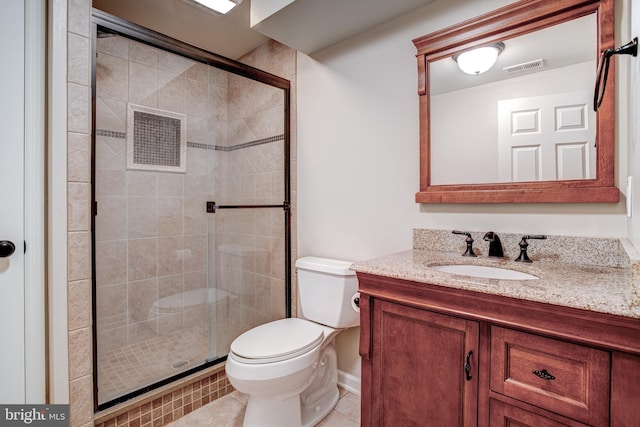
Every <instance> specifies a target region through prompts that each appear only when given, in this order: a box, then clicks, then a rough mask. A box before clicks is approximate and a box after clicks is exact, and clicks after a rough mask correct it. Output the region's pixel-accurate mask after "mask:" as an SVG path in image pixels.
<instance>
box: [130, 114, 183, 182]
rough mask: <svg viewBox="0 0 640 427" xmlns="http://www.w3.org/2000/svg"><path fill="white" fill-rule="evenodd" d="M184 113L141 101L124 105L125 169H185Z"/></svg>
mask: <svg viewBox="0 0 640 427" xmlns="http://www.w3.org/2000/svg"><path fill="white" fill-rule="evenodd" d="M186 160H187V138H186V116H185V115H184V114H179V113H174V112H171V111H163V110H157V109H155V108H149V107H143V106H141V105H134V104H128V106H127V169H139V170H153V171H162V172H181V173H184V172H185V171H186V165H187V162H186Z"/></svg>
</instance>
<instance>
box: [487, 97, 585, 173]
mask: <svg viewBox="0 0 640 427" xmlns="http://www.w3.org/2000/svg"><path fill="white" fill-rule="evenodd" d="M590 96H591V94H590V93H589V92H588V91H584V92H571V93H561V94H554V95H545V96H535V97H530V98H518V99H509V100H504V101H498V143H499V148H498V157H499V161H498V166H499V179H500V181H501V182H512V181H513V182H522V181H550V180H557V179H560V180H567V179H593V178H595V170H596V168H595V167H596V165H595V163H596V149H595V113H594V112H593V109H591V108H589V105H590V103H589V102H590Z"/></svg>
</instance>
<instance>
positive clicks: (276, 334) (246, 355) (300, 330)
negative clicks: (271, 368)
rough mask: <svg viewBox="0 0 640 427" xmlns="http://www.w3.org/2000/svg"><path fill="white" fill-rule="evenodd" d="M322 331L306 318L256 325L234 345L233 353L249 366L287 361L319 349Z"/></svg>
mask: <svg viewBox="0 0 640 427" xmlns="http://www.w3.org/2000/svg"><path fill="white" fill-rule="evenodd" d="M323 336H324V332H323V328H322V327H321V326H320V325H318V324H315V323H313V322H309V321H307V320H304V319H297V318H292V319H282V320H276V321H274V322H269V323H265V324H264V325H260V326H257V327H255V328H253V329H251V330H249V331H247V332H245V333H244V334H242V335H240V336H239V337H238V338H236V339H235V340H234V341H233V342H232V343H231V352H232V353H233V354H234V355H237V356H240V357H241V358H242V359H244V360H243V361H244V362H246V363H267V362H276V361H279V360H286V359H291V358H293V357H296V356H298V355H300V354H304V353H306V352H308V351H309V350H311V349H313V348H314V347H317V346H318V345H319V344H320V343H321V342H322V338H323Z"/></svg>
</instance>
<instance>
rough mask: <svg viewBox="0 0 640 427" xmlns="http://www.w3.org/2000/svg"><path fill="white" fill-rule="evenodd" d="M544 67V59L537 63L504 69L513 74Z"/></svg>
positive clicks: (525, 63)
mask: <svg viewBox="0 0 640 427" xmlns="http://www.w3.org/2000/svg"><path fill="white" fill-rule="evenodd" d="M542 67H544V59H536V60H535V61H528V62H523V63H522V64H516V65H510V66H508V67H504V68H503V70H504V71H506V72H507V73H509V74H513V73H521V72H523V71H529V70H533V69H536V68H542Z"/></svg>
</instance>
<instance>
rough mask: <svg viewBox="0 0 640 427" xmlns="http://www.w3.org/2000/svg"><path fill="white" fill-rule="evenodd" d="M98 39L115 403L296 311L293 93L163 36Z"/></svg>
mask: <svg viewBox="0 0 640 427" xmlns="http://www.w3.org/2000/svg"><path fill="white" fill-rule="evenodd" d="M97 34H98V37H97V38H96V51H97V56H96V63H95V84H94V88H95V95H94V101H95V112H94V119H95V120H94V167H93V174H94V180H93V184H94V185H93V189H94V201H95V216H94V225H93V244H94V279H95V280H94V282H95V289H94V294H95V313H94V317H95V319H94V324H95V342H96V361H95V368H96V369H97V384H96V387H97V404H98V407H101V406H103V407H104V406H105V405H107V406H108V405H111V404H113V403H117V402H118V401H120V400H123V399H125V398H127V397H131V396H132V395H135V394H137V393H139V392H140V390H143V389H146V388H149V387H154V386H156V385H158V384H162V383H164V382H166V381H167V380H169V379H171V378H173V377H177V376H179V375H181V374H184V373H188V372H191V371H193V370H195V369H197V368H201V367H204V366H208V365H211V364H213V363H217V362H220V361H222V360H224V358H225V357H226V354H227V353H228V351H229V345H230V343H231V341H232V340H233V339H234V338H235V337H236V336H238V335H239V334H240V333H242V332H244V331H246V330H248V329H250V328H252V327H254V326H256V325H258V324H261V323H264V322H267V321H271V320H274V319H278V318H283V317H285V316H286V315H287V314H288V313H289V310H290V308H289V307H288V305H289V301H290V268H287V265H290V247H289V244H290V242H289V241H290V237H289V235H288V234H289V230H290V225H289V221H290V219H289V209H288V206H289V202H288V200H289V194H288V193H289V185H288V179H289V176H288V175H289V170H288V165H287V163H288V161H289V155H288V149H289V147H288V129H287V125H288V117H287V115H288V96H289V90H288V81H286V80H284V79H280V78H276V77H275V76H271V75H267V74H266V73H262V72H260V71H259V70H255V69H251V68H250V67H246V66H244V67H243V66H241V65H240V64H234V63H233V61H229V60H225V59H224V58H222V59H220V58H218V57H216V56H215V55H211V54H207V53H206V52H199V55H202V57H198V55H194V54H193V51H192V50H191V51H190V52H191V53H190V54H189V57H187V56H184V55H182V54H178V52H176V51H175V50H176V49H175V46H174V47H173V48H172V50H173V51H168V50H166V49H165V48H164V46H163V44H162V40H164V39H162V38H161V40H160V42H159V44H160V45H159V46H155V45H153V44H149V43H142V42H141V41H138V40H136V39H135V38H133V37H129V36H124V35H123V34H120V33H118V32H117V31H113V30H109V31H108V32H106V31H104V30H102V29H101V28H98V30H97ZM194 56H196V57H195V58H194ZM217 60H222V62H223V65H224V68H225V69H221V68H219V67H218V66H216V61H217ZM234 67H237V68H238V69H237V70H234ZM238 72H239V73H240V74H237V73H238ZM263 74H264V75H265V76H267V77H266V78H265V80H266V81H261V77H262V76H263ZM274 82H275V83H274ZM212 201H214V202H215V204H216V208H217V209H216V210H215V213H207V211H206V205H207V202H212Z"/></svg>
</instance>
